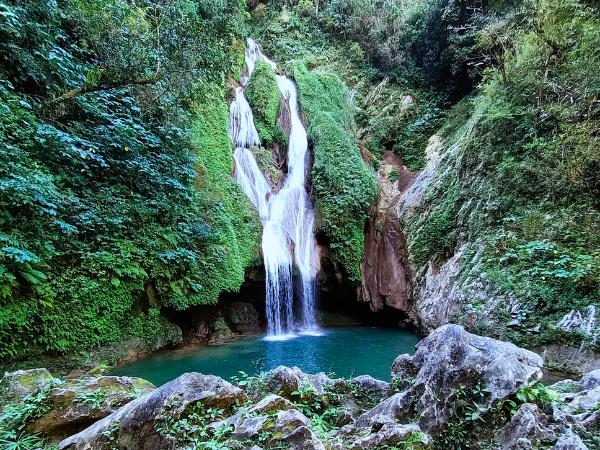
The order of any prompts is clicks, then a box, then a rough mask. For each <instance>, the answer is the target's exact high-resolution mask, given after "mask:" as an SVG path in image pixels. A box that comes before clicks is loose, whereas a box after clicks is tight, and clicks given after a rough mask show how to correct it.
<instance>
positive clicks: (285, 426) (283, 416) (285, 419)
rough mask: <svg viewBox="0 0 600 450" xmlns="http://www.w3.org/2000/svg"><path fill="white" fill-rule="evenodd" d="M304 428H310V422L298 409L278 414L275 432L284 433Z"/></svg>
mask: <svg viewBox="0 0 600 450" xmlns="http://www.w3.org/2000/svg"><path fill="white" fill-rule="evenodd" d="M302 426H305V427H308V426H310V420H309V419H308V417H306V416H305V415H304V414H302V413H301V412H300V411H298V410H297V409H288V410H285V411H279V412H278V413H277V417H276V419H275V431H277V432H279V433H282V432H284V431H286V430H287V431H290V430H295V429H296V428H299V427H302Z"/></svg>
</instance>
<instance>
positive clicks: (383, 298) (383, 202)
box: [361, 152, 414, 312]
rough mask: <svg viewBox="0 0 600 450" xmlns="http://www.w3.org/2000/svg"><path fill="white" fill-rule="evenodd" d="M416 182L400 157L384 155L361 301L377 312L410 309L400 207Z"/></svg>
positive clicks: (367, 240) (370, 225)
mask: <svg viewBox="0 0 600 450" xmlns="http://www.w3.org/2000/svg"><path fill="white" fill-rule="evenodd" d="M413 179H414V174H413V173H412V172H410V171H409V170H408V169H407V168H406V167H404V166H403V165H402V163H401V161H400V159H399V157H398V156H397V155H394V154H393V153H391V152H386V153H385V154H384V158H383V161H382V163H381V165H380V167H379V171H378V173H377V184H378V186H379V195H378V198H377V201H376V202H375V204H374V205H373V207H372V208H371V212H370V214H369V217H370V218H369V221H368V223H367V232H366V236H365V256H364V257H363V260H362V262H361V273H362V278H363V283H362V295H361V300H362V301H364V302H368V303H370V307H371V309H372V310H373V311H379V310H381V309H382V308H383V306H384V305H387V306H389V307H392V308H395V309H399V310H401V311H405V312H408V311H409V309H410V301H409V291H410V289H409V287H410V275H409V272H408V270H407V267H408V260H407V253H406V244H405V240H404V234H403V233H402V228H401V225H400V222H399V221H398V217H397V215H396V206H397V204H398V202H399V201H400V197H401V195H402V192H404V191H405V190H406V189H407V188H408V187H409V186H410V184H411V183H412V181H413Z"/></svg>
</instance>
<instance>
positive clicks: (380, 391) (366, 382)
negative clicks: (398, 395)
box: [352, 375, 390, 400]
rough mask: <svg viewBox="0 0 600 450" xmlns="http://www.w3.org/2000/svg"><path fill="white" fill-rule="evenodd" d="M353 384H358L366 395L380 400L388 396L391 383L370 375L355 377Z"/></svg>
mask: <svg viewBox="0 0 600 450" xmlns="http://www.w3.org/2000/svg"><path fill="white" fill-rule="evenodd" d="M352 382H353V383H355V384H357V385H358V386H359V387H360V389H361V391H362V392H364V393H365V394H366V395H368V396H371V397H375V398H377V399H378V400H381V399H382V398H384V397H386V396H387V393H388V390H389V387H390V383H387V382H385V381H381V380H377V379H375V378H373V377H372V376H370V375H360V376H358V377H354V378H353V379H352Z"/></svg>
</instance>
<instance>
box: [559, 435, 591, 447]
mask: <svg viewBox="0 0 600 450" xmlns="http://www.w3.org/2000/svg"><path fill="white" fill-rule="evenodd" d="M552 450H588V448H587V446H586V445H585V444H584V443H583V441H582V440H581V438H580V437H579V436H577V435H576V434H573V433H572V432H568V433H566V434H564V435H562V436H561V437H560V438H559V439H558V441H557V442H556V444H555V445H554V447H552Z"/></svg>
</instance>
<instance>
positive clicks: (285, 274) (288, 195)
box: [229, 39, 319, 339]
mask: <svg viewBox="0 0 600 450" xmlns="http://www.w3.org/2000/svg"><path fill="white" fill-rule="evenodd" d="M245 56H246V67H247V72H248V74H247V77H244V78H243V79H242V85H246V84H247V81H248V80H249V78H250V76H251V75H252V71H253V70H254V66H255V64H256V61H259V60H260V61H264V62H266V63H267V64H269V65H270V66H271V67H272V68H273V70H276V69H277V65H276V64H275V63H274V62H273V61H271V60H270V59H269V58H267V57H266V56H265V55H264V54H263V53H262V51H261V50H260V48H259V46H258V45H257V44H256V42H254V41H253V40H252V39H248V42H247V47H246V55H245ZM277 85H278V87H279V91H280V92H281V96H282V97H283V99H284V100H285V101H287V102H288V105H289V108H290V135H289V141H288V155H287V163H288V164H287V167H288V172H287V176H286V178H285V181H284V183H283V187H282V188H281V189H280V190H279V191H278V192H277V193H274V192H273V188H272V186H271V184H270V183H269V181H267V179H266V178H265V176H264V175H263V173H262V172H261V171H260V169H259V167H258V165H257V164H256V160H255V159H254V154H253V153H252V150H251V148H252V147H256V146H260V139H259V136H258V132H257V131H256V127H255V126H254V118H253V114H252V109H251V108H250V105H249V104H248V102H247V100H246V98H245V95H244V89H243V88H242V87H238V88H237V89H236V93H235V98H234V100H233V101H232V103H231V106H230V108H229V136H230V138H231V140H232V142H233V143H234V146H235V147H236V148H235V151H234V154H233V157H234V160H235V178H236V180H237V181H238V183H239V184H240V186H241V187H242V189H243V191H244V192H245V193H246V195H247V196H248V198H249V199H250V200H251V201H252V203H253V204H254V206H256V209H257V210H258V212H259V215H260V220H261V222H262V224H263V236H262V252H263V259H264V263H265V278H266V311H267V331H268V334H269V336H271V337H272V338H275V339H278V338H286V337H289V336H292V335H293V333H294V332H296V331H300V332H304V333H314V332H315V331H316V330H317V328H318V327H317V322H316V319H315V277H316V273H317V268H318V264H319V259H318V256H317V245H316V241H315V235H314V222H315V220H314V210H313V205H312V202H311V200H310V197H309V196H308V193H307V192H306V186H305V185H306V174H307V170H308V161H309V155H308V141H307V137H306V129H305V128H304V125H303V124H302V120H301V118H300V108H299V105H298V92H297V89H296V85H295V84H294V82H293V81H292V80H290V79H289V78H287V77H286V76H284V75H277ZM294 268H295V269H296V270H297V280H298V282H297V285H296V289H294V277H293V275H294ZM294 298H296V301H297V303H298V305H299V308H298V309H300V310H301V312H302V317H301V318H300V319H299V320H297V319H296V318H295V317H294Z"/></svg>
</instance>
